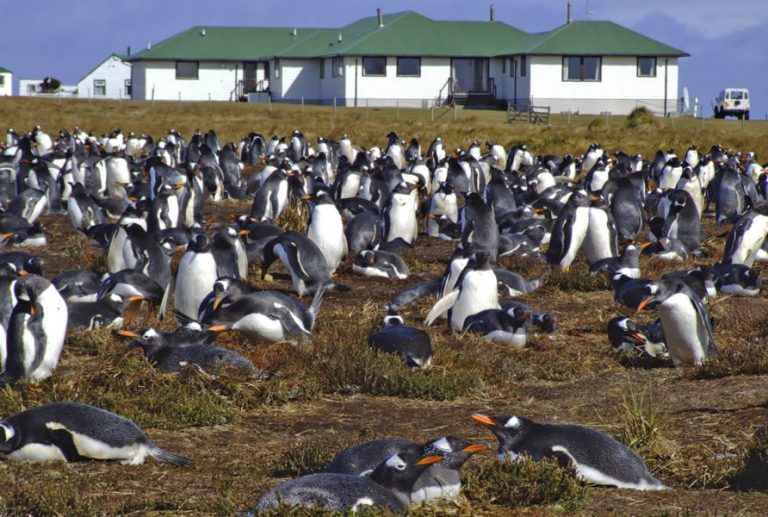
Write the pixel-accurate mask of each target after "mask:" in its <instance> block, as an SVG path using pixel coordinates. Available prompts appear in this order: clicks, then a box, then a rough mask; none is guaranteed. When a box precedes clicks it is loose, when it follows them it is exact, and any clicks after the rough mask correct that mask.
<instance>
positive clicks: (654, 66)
mask: <svg viewBox="0 0 768 517" xmlns="http://www.w3.org/2000/svg"><path fill="white" fill-rule="evenodd" d="M641 59H652V60H653V61H652V64H651V71H650V73H648V74H643V73H641V68H640V60H641ZM657 65H658V60H657V59H656V56H637V77H649V78H652V77H656V67H657Z"/></svg>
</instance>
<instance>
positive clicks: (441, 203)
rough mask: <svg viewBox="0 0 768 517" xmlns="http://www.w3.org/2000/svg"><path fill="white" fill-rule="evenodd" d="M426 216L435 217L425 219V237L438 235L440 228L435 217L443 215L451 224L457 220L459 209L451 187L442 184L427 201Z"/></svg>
mask: <svg viewBox="0 0 768 517" xmlns="http://www.w3.org/2000/svg"><path fill="white" fill-rule="evenodd" d="M427 214H428V215H431V216H435V217H428V218H427V235H429V236H430V237H437V236H438V235H439V233H440V227H439V225H438V223H437V221H436V217H439V216H441V215H444V216H446V217H448V219H450V220H451V221H452V222H454V223H456V222H458V220H459V207H458V204H457V199H456V192H455V191H454V189H453V185H451V184H448V183H445V182H442V183H440V187H439V188H438V190H437V192H435V193H434V194H433V195H432V197H431V198H430V199H429V207H428V209H427Z"/></svg>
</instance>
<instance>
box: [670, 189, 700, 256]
mask: <svg viewBox="0 0 768 517" xmlns="http://www.w3.org/2000/svg"><path fill="white" fill-rule="evenodd" d="M670 201H671V203H670V205H669V209H668V213H667V215H666V217H665V219H664V225H663V227H662V229H661V237H669V238H670V239H677V240H679V241H680V242H682V243H683V244H684V245H685V249H686V251H687V252H688V253H691V252H693V251H695V250H697V249H698V247H699V242H700V240H701V219H700V217H699V210H698V208H697V207H696V203H695V202H694V201H693V198H691V195H690V194H689V193H688V192H686V191H685V190H675V191H673V193H672V194H671V199H670Z"/></svg>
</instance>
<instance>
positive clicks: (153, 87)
mask: <svg viewBox="0 0 768 517" xmlns="http://www.w3.org/2000/svg"><path fill="white" fill-rule="evenodd" d="M154 106H155V85H154V84H153V85H152V107H154Z"/></svg>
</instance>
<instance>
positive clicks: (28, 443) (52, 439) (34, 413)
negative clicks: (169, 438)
mask: <svg viewBox="0 0 768 517" xmlns="http://www.w3.org/2000/svg"><path fill="white" fill-rule="evenodd" d="M0 432H1V433H2V435H0V438H2V442H0V452H2V453H3V454H5V455H7V456H8V458H10V459H12V460H17V461H66V462H74V461H85V460H119V461H120V462H121V463H123V464H126V465H141V464H142V463H144V460H145V459H146V457H147V456H150V457H152V458H154V459H155V460H157V461H159V462H161V463H171V464H173V465H189V464H190V463H191V461H190V460H188V459H187V458H184V457H183V456H179V455H177V454H173V453H172V452H168V451H166V450H164V449H161V448H160V447H158V446H157V445H155V444H154V443H152V441H150V440H149V438H147V436H146V435H145V434H144V432H143V431H142V430H141V429H139V427H138V426H137V425H136V424H134V423H133V422H131V421H130V420H128V419H126V418H123V417H121V416H119V415H116V414H115V413H111V412H109V411H106V410H104V409H99V408H97V407H93V406H89V405H87V404H81V403H79V402H53V403H50V404H44V405H42V406H38V407H36V408H32V409H28V410H26V411H22V412H21V413H18V414H16V415H13V416H12V417H9V418H6V419H5V420H3V421H2V422H0Z"/></svg>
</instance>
